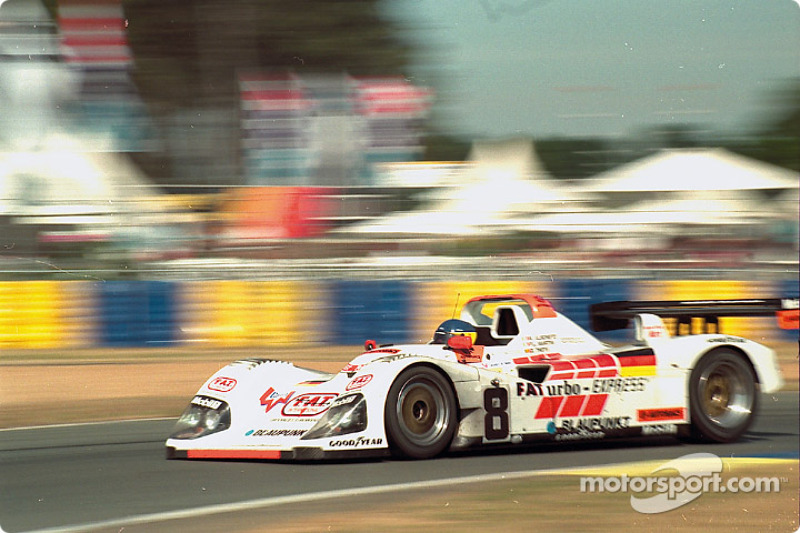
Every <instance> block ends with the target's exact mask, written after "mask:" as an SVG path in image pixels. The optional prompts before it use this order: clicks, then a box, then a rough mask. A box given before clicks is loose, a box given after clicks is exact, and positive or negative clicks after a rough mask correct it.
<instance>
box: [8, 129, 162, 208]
mask: <svg viewBox="0 0 800 533" xmlns="http://www.w3.org/2000/svg"><path fill="white" fill-rule="evenodd" d="M158 192H159V191H158V189H157V188H156V187H154V186H153V185H152V184H150V183H149V182H148V181H147V180H146V179H145V178H144V177H143V175H142V174H141V172H140V171H139V170H138V169H137V168H136V167H135V166H134V165H133V164H132V163H130V162H129V161H128V160H127V159H125V158H124V157H121V156H119V155H117V154H115V153H113V152H104V151H97V146H96V144H93V146H92V147H91V149H90V148H87V147H86V146H84V145H83V144H82V143H81V142H80V141H79V140H77V139H76V138H67V137H60V136H58V137H51V138H49V139H48V140H47V141H46V143H45V145H44V146H43V147H42V148H41V149H37V150H32V151H15V152H0V214H5V215H17V216H28V217H31V216H83V215H99V214H112V213H121V212H131V211H134V210H137V209H139V207H138V206H137V205H135V204H136V203H137V201H138V199H140V198H143V197H153V196H155V195H156V194H157V193H158Z"/></svg>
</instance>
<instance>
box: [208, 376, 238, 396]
mask: <svg viewBox="0 0 800 533" xmlns="http://www.w3.org/2000/svg"><path fill="white" fill-rule="evenodd" d="M235 386H236V380H235V379H233V378H226V377H223V376H220V377H217V378H214V379H213V380H212V381H211V383H209V384H208V388H209V389H210V390H215V391H217V392H230V391H232V390H233V388H234V387H235Z"/></svg>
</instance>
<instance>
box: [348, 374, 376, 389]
mask: <svg viewBox="0 0 800 533" xmlns="http://www.w3.org/2000/svg"><path fill="white" fill-rule="evenodd" d="M370 381H372V374H364V375H363V376H358V377H356V378H353V380H352V381H350V383H348V384H347V387H345V390H348V391H351V390H357V389H360V388H361V387H363V386H364V385H366V384H367V383H369V382H370Z"/></svg>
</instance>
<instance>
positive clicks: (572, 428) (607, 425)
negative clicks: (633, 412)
mask: <svg viewBox="0 0 800 533" xmlns="http://www.w3.org/2000/svg"><path fill="white" fill-rule="evenodd" d="M630 421H631V417H629V416H602V417H595V418H578V419H577V420H564V421H562V422H561V428H560V429H563V430H564V431H566V432H568V433H574V432H577V431H613V430H616V429H626V428H628V427H630Z"/></svg>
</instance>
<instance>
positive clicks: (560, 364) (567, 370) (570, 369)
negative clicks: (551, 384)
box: [547, 361, 575, 381]
mask: <svg viewBox="0 0 800 533" xmlns="http://www.w3.org/2000/svg"><path fill="white" fill-rule="evenodd" d="M550 366H551V367H553V370H552V372H551V373H550V377H548V378H547V380H548V381H554V380H557V379H572V378H573V377H574V376H575V365H574V364H573V363H572V361H553V362H552V363H550Z"/></svg>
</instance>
